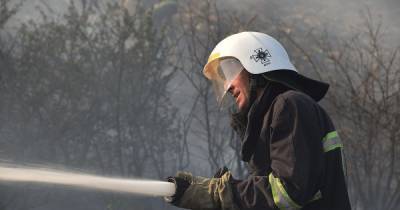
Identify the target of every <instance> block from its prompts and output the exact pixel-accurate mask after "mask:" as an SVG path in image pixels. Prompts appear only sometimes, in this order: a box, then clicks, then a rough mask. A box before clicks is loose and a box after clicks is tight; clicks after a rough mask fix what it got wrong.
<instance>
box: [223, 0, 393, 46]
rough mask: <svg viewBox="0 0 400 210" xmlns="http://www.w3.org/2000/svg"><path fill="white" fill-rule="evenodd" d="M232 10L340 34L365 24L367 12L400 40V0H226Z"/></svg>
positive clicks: (386, 31) (386, 30) (389, 34)
mask: <svg viewBox="0 0 400 210" xmlns="http://www.w3.org/2000/svg"><path fill="white" fill-rule="evenodd" d="M221 5H222V6H223V7H224V8H228V9H229V10H230V9H232V10H237V11H240V12H241V13H243V14H245V15H246V14H248V11H251V14H250V15H257V16H259V17H268V18H273V19H277V20H283V21H287V22H291V23H295V24H305V25H310V26H312V27H313V28H317V29H318V28H321V29H322V28H326V29H328V30H329V29H330V30H329V32H332V33H334V34H336V35H344V36H346V35H348V33H351V32H352V31H353V30H352V29H353V28H354V27H358V26H360V24H364V22H365V19H364V16H363V14H365V13H366V12H368V10H369V12H370V13H371V15H372V18H373V20H374V21H375V24H378V23H379V22H382V23H383V29H384V32H385V33H386V34H387V35H388V38H389V40H391V41H394V42H398V41H400V36H398V34H400V21H398V20H399V19H400V1H398V0H350V1H349V0H335V1H318V0H297V1H292V0H279V1H275V0H253V1H241V0H222V4H221Z"/></svg>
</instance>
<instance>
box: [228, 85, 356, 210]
mask: <svg viewBox="0 0 400 210" xmlns="http://www.w3.org/2000/svg"><path fill="white" fill-rule="evenodd" d="M263 97H266V96H263ZM263 103H267V104H263ZM257 106H258V107H264V109H265V110H264V111H261V113H263V114H262V118H261V119H260V120H258V121H259V122H258V123H260V126H261V127H260V128H258V129H257V128H254V129H253V128H251V126H250V128H249V126H248V128H247V132H246V133H247V135H245V138H244V142H243V151H242V153H243V156H244V157H245V158H244V159H245V161H247V162H248V164H249V166H250V168H251V175H250V176H249V177H248V178H247V179H245V180H239V181H231V184H232V186H233V187H232V190H233V201H234V202H235V204H236V205H237V206H238V207H239V208H240V209H308V210H311V209H324V210H328V209H338V210H339V209H340V210H347V209H351V208H350V202H349V198H348V193H347V188H346V182H345V176H344V170H343V167H342V166H343V162H342V161H343V160H342V156H341V152H342V151H341V150H342V143H341V141H340V138H339V136H338V133H337V132H336V130H335V127H334V125H333V124H332V121H331V119H330V118H329V116H328V115H327V113H326V112H325V111H324V109H323V108H322V107H321V106H320V105H318V103H317V102H316V101H315V100H313V99H312V98H311V97H309V96H308V95H306V94H304V93H302V92H299V91H294V90H287V91H284V92H283V93H280V94H278V95H277V96H276V97H273V100H272V101H271V102H270V104H268V102H267V101H265V100H264V101H263V99H261V100H260V101H259V103H258V104H257ZM251 114H252V113H251V112H250V113H249V122H252V121H255V122H256V124H257V119H252V118H254V116H253V117H252V116H251ZM258 114H259V113H258ZM253 130H255V131H253ZM249 133H251V134H249ZM246 144H247V145H246ZM249 145H250V146H249ZM246 157H247V158H246Z"/></svg>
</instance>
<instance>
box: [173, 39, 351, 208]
mask: <svg viewBox="0 0 400 210" xmlns="http://www.w3.org/2000/svg"><path fill="white" fill-rule="evenodd" d="M203 74H204V75H205V77H206V78H207V79H209V80H210V81H211V82H212V84H213V87H214V90H215V94H216V97H217V101H218V103H220V104H224V101H225V100H226V98H227V94H230V95H231V96H233V98H234V100H235V102H236V105H237V107H238V112H237V113H235V114H233V115H232V127H233V129H235V130H236V131H237V132H238V134H239V135H240V137H241V139H242V148H241V158H242V160H243V161H245V162H247V163H248V165H249V168H250V169H251V170H250V175H249V176H248V177H247V178H246V179H244V180H236V179H234V178H233V177H232V175H231V173H230V172H229V171H228V170H227V169H226V168H225V169H224V170H221V171H219V174H217V175H216V176H214V177H213V178H204V177H199V176H193V175H192V174H191V173H188V172H178V173H177V174H176V176H174V177H170V178H169V181H170V182H174V183H175V184H176V193H175V195H174V196H172V197H170V198H166V199H167V200H168V201H169V202H170V203H172V204H173V205H175V206H178V207H182V208H188V209H324V210H326V209H340V210H347V209H350V202H349V198H348V193H347V188H346V182H345V175H344V167H343V164H342V161H343V160H342V156H341V154H342V147H343V146H342V143H341V141H340V138H339V136H338V133H337V131H336V130H335V127H334V125H333V123H332V121H331V119H330V118H329V116H328V114H327V113H326V112H325V110H324V109H323V108H322V107H321V106H320V105H319V104H318V101H320V100H321V99H322V98H323V97H324V96H325V94H326V92H327V91H328V88H329V85H328V84H326V83H323V82H320V81H316V80H313V79H310V78H307V77H305V76H303V75H301V74H299V73H298V72H297V70H296V68H295V67H294V66H293V64H292V63H291V62H290V60H289V57H288V54H287V52H286V50H285V49H284V48H283V46H282V45H281V44H280V43H279V42H278V41H277V40H275V39H274V38H273V37H271V36H269V35H267V34H264V33H259V32H241V33H238V34H234V35H231V36H228V37H227V38H225V39H223V40H222V41H221V42H219V43H218V44H217V46H216V47H215V48H214V50H213V51H212V52H211V55H210V57H209V59H208V62H207V64H206V65H205V67H204V69H203Z"/></svg>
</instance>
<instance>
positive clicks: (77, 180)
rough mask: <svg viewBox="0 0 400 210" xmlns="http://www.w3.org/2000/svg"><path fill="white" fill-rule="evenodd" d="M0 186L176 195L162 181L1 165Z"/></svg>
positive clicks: (171, 188)
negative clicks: (36, 185)
mask: <svg viewBox="0 0 400 210" xmlns="http://www.w3.org/2000/svg"><path fill="white" fill-rule="evenodd" d="M0 182H25V183H47V184H57V185H64V186H73V187H81V188H88V189H97V190H104V191H113V192H123V193H133V194H137V195H145V196H160V197H161V196H163V197H168V196H172V195H173V194H175V184H173V183H170V182H165V181H155V180H140V179H121V178H110V177H103V176H95V175H89V174H83V173H71V172H65V171H57V170H51V169H35V168H29V167H19V166H1V165H0Z"/></svg>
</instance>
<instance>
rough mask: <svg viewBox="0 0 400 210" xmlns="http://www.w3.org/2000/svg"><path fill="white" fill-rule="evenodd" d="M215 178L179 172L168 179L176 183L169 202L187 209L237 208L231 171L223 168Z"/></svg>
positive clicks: (168, 199)
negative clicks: (234, 200) (235, 206)
mask: <svg viewBox="0 0 400 210" xmlns="http://www.w3.org/2000/svg"><path fill="white" fill-rule="evenodd" d="M219 175H222V176H220V177H218V178H217V177H215V178H204V177H200V176H193V175H192V174H191V173H188V172H178V173H177V174H176V175H175V176H174V177H169V179H168V181H170V182H172V183H175V185H176V191H175V194H174V195H173V196H172V197H170V198H166V201H167V202H170V203H171V204H173V205H175V206H177V207H180V208H185V209H194V210H197V209H221V206H222V207H224V209H235V208H234V203H233V201H232V195H233V194H232V187H231V185H230V184H229V182H230V181H231V180H232V176H231V173H230V172H229V171H227V168H226V169H221V170H220V171H219V173H217V174H216V176H219Z"/></svg>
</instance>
